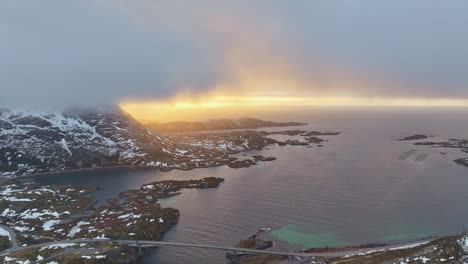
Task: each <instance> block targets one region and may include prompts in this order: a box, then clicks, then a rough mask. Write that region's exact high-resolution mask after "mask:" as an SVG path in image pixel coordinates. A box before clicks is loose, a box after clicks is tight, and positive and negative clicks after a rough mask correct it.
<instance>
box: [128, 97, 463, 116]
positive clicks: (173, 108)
mask: <svg viewBox="0 0 468 264" xmlns="http://www.w3.org/2000/svg"><path fill="white" fill-rule="evenodd" d="M120 106H121V107H122V108H123V109H124V110H125V111H127V112H129V113H130V114H131V115H133V116H134V117H135V118H136V119H138V120H139V121H141V122H152V121H158V122H168V121H194V120H203V119H207V118H222V117H232V116H237V115H241V114H242V115H244V116H245V115H254V114H255V111H256V110H258V109H266V108H278V107H291V106H296V107H300V106H369V107H370V106H379V107H467V106H468V99H444V98H437V99H428V98H356V97H299V96H298V97H280V96H227V95H223V96H209V97H206V98H192V99H187V98H180V99H173V100H168V101H140V102H139V101H126V102H122V103H121V104H120ZM223 114H224V115H226V116H222V115H223ZM238 117H240V116H238Z"/></svg>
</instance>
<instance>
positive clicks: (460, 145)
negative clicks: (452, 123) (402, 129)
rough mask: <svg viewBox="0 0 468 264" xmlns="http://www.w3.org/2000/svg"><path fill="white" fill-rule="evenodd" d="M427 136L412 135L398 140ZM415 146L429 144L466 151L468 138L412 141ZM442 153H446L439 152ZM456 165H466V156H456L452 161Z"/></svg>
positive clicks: (444, 153) (467, 165) (430, 145)
mask: <svg viewBox="0 0 468 264" xmlns="http://www.w3.org/2000/svg"><path fill="white" fill-rule="evenodd" d="M424 138H428V136H424V135H414V136H410V137H406V138H405V139H400V140H414V139H424ZM413 145H415V146H429V147H433V148H445V149H459V150H460V151H461V152H464V153H468V140H466V139H449V140H446V141H435V142H434V141H422V142H415V143H413ZM440 154H442V155H446V154H447V152H440ZM453 162H454V163H456V164H458V165H462V166H465V167H468V158H458V159H455V160H454V161H453Z"/></svg>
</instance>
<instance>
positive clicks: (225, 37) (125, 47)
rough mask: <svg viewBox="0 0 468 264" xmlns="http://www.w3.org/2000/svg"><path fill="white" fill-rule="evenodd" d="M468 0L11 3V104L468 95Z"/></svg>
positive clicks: (2, 34)
mask: <svg viewBox="0 0 468 264" xmlns="http://www.w3.org/2000/svg"><path fill="white" fill-rule="evenodd" d="M467 8H468V2H466V1H461V0H460V1H450V2H441V1H424V0H411V1H389V2H385V3H383V2H381V1H372V0H364V1H359V3H357V2H356V1H350V0H348V1H346V0H345V1H306V0H303V1H301V0H299V1H280V0H269V1H266V0H258V1H247V0H239V1H214V0H199V1H149V0H148V1H145V0H140V1H124V0H103V1H90V0H89V1H88V0H83V1H74V2H70V1H59V0H56V1H53V0H45V1H40V2H38V1H28V2H24V1H2V2H1V3H0V58H1V59H0V105H4V106H8V107H12V106H22V107H27V106H41V105H46V106H62V107H63V106H69V105H76V104H78V105H83V104H86V105H90V104H103V103H106V104H107V103H115V102H118V101H120V100H124V99H132V100H149V99H160V98H165V97H170V96H174V95H177V94H180V93H190V94H197V93H204V92H206V91H209V90H211V89H214V88H216V89H221V90H224V91H225V92H227V93H229V92H231V93H247V94H248V93H258V94H262V93H267V94H271V93H273V92H278V93H287V94H290V95H304V94H307V95H311V96H358V97H442V98H460V97H462V98H468V87H467V84H468V45H466V43H467V42H468V28H467V27H466V25H467V24H468V16H466V14H465V10H467Z"/></svg>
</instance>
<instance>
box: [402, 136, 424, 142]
mask: <svg viewBox="0 0 468 264" xmlns="http://www.w3.org/2000/svg"><path fill="white" fill-rule="evenodd" d="M427 138H428V136H426V135H413V136H409V137H405V138H400V139H398V140H400V141H409V140H420V139H427Z"/></svg>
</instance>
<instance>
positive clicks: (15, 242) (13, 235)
mask: <svg viewBox="0 0 468 264" xmlns="http://www.w3.org/2000/svg"><path fill="white" fill-rule="evenodd" d="M0 228H2V229H4V230H5V231H7V232H8V233H9V234H10V242H11V248H10V249H18V248H20V247H19V246H18V240H16V233H15V230H13V229H12V228H11V227H9V226H5V225H0Z"/></svg>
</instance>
